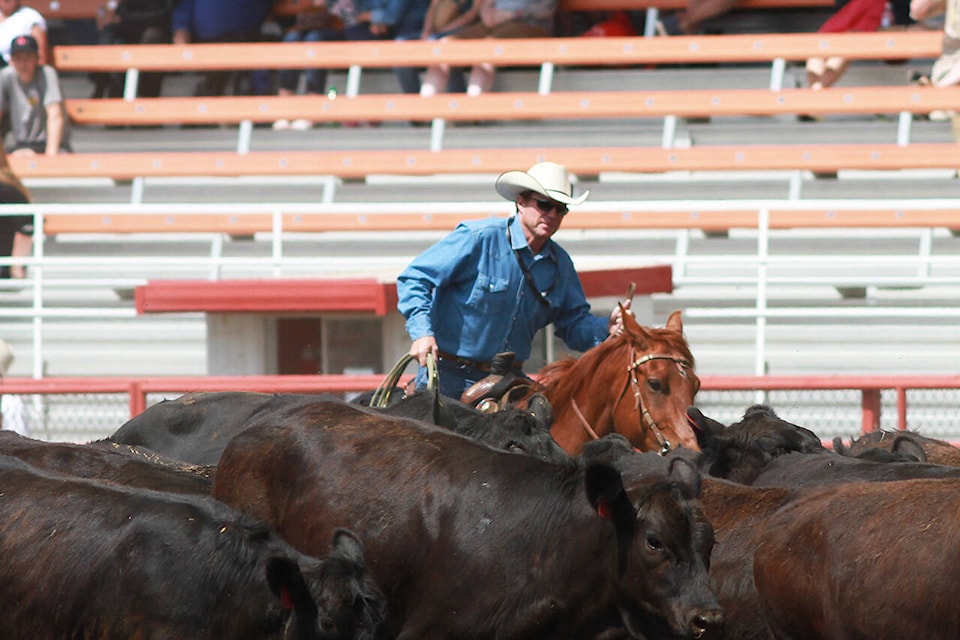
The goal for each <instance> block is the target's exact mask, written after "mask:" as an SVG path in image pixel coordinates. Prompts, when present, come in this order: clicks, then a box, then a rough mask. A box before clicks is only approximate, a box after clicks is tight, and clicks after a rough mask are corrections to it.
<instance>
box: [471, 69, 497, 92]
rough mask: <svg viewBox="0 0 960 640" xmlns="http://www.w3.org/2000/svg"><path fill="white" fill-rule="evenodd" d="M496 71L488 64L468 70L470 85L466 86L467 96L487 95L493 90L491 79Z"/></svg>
mask: <svg viewBox="0 0 960 640" xmlns="http://www.w3.org/2000/svg"><path fill="white" fill-rule="evenodd" d="M496 73H497V70H496V67H494V66H493V65H492V64H490V63H489V62H484V63H483V64H478V65H475V66H474V67H473V68H472V69H471V70H470V84H469V85H468V86H467V95H471V96H478V95H480V94H481V93H488V92H489V91H490V89H492V88H493V79H494V77H495V76H496Z"/></svg>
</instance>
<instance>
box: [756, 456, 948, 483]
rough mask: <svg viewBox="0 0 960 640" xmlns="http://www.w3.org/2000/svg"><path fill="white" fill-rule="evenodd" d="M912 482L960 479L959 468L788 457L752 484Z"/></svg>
mask: <svg viewBox="0 0 960 640" xmlns="http://www.w3.org/2000/svg"><path fill="white" fill-rule="evenodd" d="M913 478H960V467H951V466H947V465H944V464H930V463H926V462H889V461H888V462H877V461H875V460H868V459H863V458H851V457H849V456H843V455H840V454H839V453H833V452H831V451H827V452H824V453H822V454H817V455H804V454H799V453H791V454H789V455H785V456H782V457H780V458H777V459H776V460H773V461H771V462H770V464H768V465H767V466H766V467H765V468H764V469H763V471H761V472H760V473H759V474H758V475H757V477H756V478H754V479H753V482H752V483H751V484H753V485H754V486H757V487H806V486H813V485H821V484H836V483H840V482H890V481H893V480H910V479H913Z"/></svg>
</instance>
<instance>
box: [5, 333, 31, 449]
mask: <svg viewBox="0 0 960 640" xmlns="http://www.w3.org/2000/svg"><path fill="white" fill-rule="evenodd" d="M13 357H14V356H13V349H12V348H11V347H10V345H9V344H8V343H7V341H6V340H2V339H0V382H3V379H4V378H5V377H6V376H7V372H8V371H10V365H12V364H13ZM0 429H6V430H7V431H15V432H17V433H19V434H20V435H22V436H27V437H29V436H30V430H29V428H28V418H27V408H26V407H25V406H24V404H23V399H22V398H21V397H20V396H18V395H15V394H12V393H4V394H2V395H0Z"/></svg>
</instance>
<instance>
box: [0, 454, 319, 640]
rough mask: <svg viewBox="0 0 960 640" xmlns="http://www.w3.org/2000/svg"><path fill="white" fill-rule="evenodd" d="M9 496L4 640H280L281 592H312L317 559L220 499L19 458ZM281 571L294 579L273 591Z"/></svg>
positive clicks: (4, 460)
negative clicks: (92, 477)
mask: <svg viewBox="0 0 960 640" xmlns="http://www.w3.org/2000/svg"><path fill="white" fill-rule="evenodd" d="M0 485H2V486H3V487H4V490H3V496H2V499H0V556H2V557H3V562H2V563H0V637H3V638H58V637H59V638H67V637H71V638H72V637H78V638H79V637H83V638H99V639H101V640H108V639H109V640H113V639H117V640H120V639H127V638H137V637H141V638H146V637H165V638H175V637H177V638H210V639H211V640H212V639H214V638H225V637H237V638H239V637H254V636H262V637H266V638H271V637H276V638H279V637H280V635H281V633H282V630H283V625H284V615H283V613H282V610H281V607H282V604H283V603H282V600H281V597H280V592H279V590H280V588H281V587H284V588H285V587H286V586H290V588H291V589H297V588H300V589H301V590H302V589H303V588H305V587H303V578H302V577H300V578H299V582H298V581H297V579H296V575H300V573H299V565H298V562H300V561H307V562H309V561H310V559H307V558H305V557H303V556H301V555H300V554H297V553H296V552H295V551H294V550H293V549H292V548H290V547H289V546H288V545H286V544H285V543H283V542H282V541H281V540H279V539H277V538H276V536H275V535H274V534H272V533H271V532H269V531H268V530H267V529H266V528H265V527H263V526H262V525H260V524H257V523H254V522H252V521H250V520H249V519H247V518H245V517H242V516H240V515H239V514H238V513H237V512H235V511H233V510H232V509H229V508H228V507H226V506H225V505H222V504H219V503H217V502H216V501H214V500H213V499H212V498H209V497H208V498H202V497H197V496H177V495H173V494H167V493H162V492H155V491H149V490H142V489H130V488H125V487H117V486H111V485H106V484H102V483H99V482H95V481H88V480H83V479H78V478H71V477H68V476H63V475H60V474H53V473H48V472H43V471H40V470H38V469H36V468H35V467H32V466H31V465H28V464H26V463H24V462H23V461H21V460H18V459H15V458H11V457H9V456H0ZM273 570H276V571H284V572H291V573H289V574H285V575H283V576H279V574H274V575H273V579H275V580H276V582H275V583H274V584H273V586H271V583H272V582H273V579H271V573H270V572H271V571H273ZM294 574H295V575H294ZM288 578H289V579H288ZM291 580H293V581H292V582H291ZM298 585H300V586H299V587H298ZM300 595H303V594H302V593H301V594H300ZM306 597H307V598H309V597H310V596H309V594H307V595H306ZM295 599H296V600H298V601H299V602H303V600H301V599H298V598H296V596H295ZM297 610H298V613H299V612H300V611H301V609H300V608H299V605H298V609H297ZM303 611H306V609H304V610H303ZM305 615H306V614H305ZM307 617H309V616H307ZM311 628H312V626H311Z"/></svg>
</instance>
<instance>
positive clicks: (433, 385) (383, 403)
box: [370, 353, 440, 409]
mask: <svg viewBox="0 0 960 640" xmlns="http://www.w3.org/2000/svg"><path fill="white" fill-rule="evenodd" d="M413 359H414V358H413V356H412V355H410V354H409V353H408V354H406V355H404V356H403V357H402V358H400V359H399V360H398V361H397V364H395V365H393V369H391V370H390V372H389V373H387V376H386V377H385V378H384V379H383V381H382V382H381V383H380V386H378V387H377V388H376V390H375V391H374V392H373V395H372V396H371V397H370V406H371V407H373V408H374V409H384V408H386V407H387V406H388V405H389V404H390V396H391V395H393V389H394V387H396V386H397V382H398V381H399V380H400V376H401V375H402V374H403V372H404V371H405V370H406V368H407V365H408V364H410V361H411V360H413ZM439 387H440V373H439V372H438V371H437V361H436V359H435V358H434V357H433V353H427V390H428V391H433V390H434V389H438V388H439Z"/></svg>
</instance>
